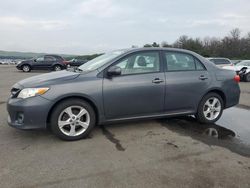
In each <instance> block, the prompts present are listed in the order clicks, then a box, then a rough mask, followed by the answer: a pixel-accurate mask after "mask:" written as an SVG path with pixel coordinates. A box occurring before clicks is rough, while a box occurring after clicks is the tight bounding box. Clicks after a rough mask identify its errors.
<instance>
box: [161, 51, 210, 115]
mask: <svg viewBox="0 0 250 188" xmlns="http://www.w3.org/2000/svg"><path fill="white" fill-rule="evenodd" d="M163 59H164V63H165V65H166V69H165V70H166V71H165V75H166V92H165V93H166V96H165V111H167V112H184V111H186V112H188V111H193V110H195V109H196V106H197V105H198V103H199V101H200V99H201V97H202V95H203V94H204V92H205V91H206V90H207V88H208V87H209V85H210V82H211V78H210V75H209V73H208V72H207V70H206V68H205V66H204V65H203V64H202V63H201V62H200V61H199V60H198V59H197V58H196V57H194V56H193V55H191V54H188V53H182V52H175V51H165V52H164V53H163Z"/></svg>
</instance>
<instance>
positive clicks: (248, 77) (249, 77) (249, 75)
mask: <svg viewBox="0 0 250 188" xmlns="http://www.w3.org/2000/svg"><path fill="white" fill-rule="evenodd" d="M244 80H245V81H246V82H250V73H247V74H246V75H245V76H244Z"/></svg>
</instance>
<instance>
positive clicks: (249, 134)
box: [160, 107, 250, 157]
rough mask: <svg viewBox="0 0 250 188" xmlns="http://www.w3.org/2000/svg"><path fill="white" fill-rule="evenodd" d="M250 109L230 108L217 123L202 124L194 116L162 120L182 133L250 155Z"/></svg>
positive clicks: (209, 143) (206, 142)
mask: <svg viewBox="0 0 250 188" xmlns="http://www.w3.org/2000/svg"><path fill="white" fill-rule="evenodd" d="M249 120H250V111H249V110H246V109H241V108H236V107H235V108H229V109H227V110H225V111H224V112H223V115H222V117H221V118H220V120H219V121H217V122H216V123H215V124H201V123H198V122H197V121H196V119H195V118H194V117H193V116H187V117H179V118H169V119H164V120H160V121H161V123H162V125H163V126H164V127H167V128H169V129H171V130H173V131H176V132H178V133H180V134H184V135H189V136H191V137H193V138H194V139H197V140H200V141H202V142H203V143H205V144H208V145H217V146H221V147H225V148H228V149H229V150H231V151H232V152H235V153H238V154H240V155H243V156H248V157H250V122H249Z"/></svg>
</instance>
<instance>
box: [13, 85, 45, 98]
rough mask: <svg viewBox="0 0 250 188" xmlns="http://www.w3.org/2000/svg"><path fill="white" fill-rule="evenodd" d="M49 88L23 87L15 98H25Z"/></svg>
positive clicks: (42, 92) (40, 93)
mask: <svg viewBox="0 0 250 188" xmlns="http://www.w3.org/2000/svg"><path fill="white" fill-rule="evenodd" d="M48 90H49V88H48V87H43V88H25V89H22V91H21V92H20V93H19V94H18V96H17V98H22V99H26V98H29V97H34V96H36V95H42V94H44V93H46V92H47V91H48Z"/></svg>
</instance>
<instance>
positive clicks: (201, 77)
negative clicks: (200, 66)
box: [199, 75, 208, 80]
mask: <svg viewBox="0 0 250 188" xmlns="http://www.w3.org/2000/svg"><path fill="white" fill-rule="evenodd" d="M199 79H200V80H206V79H208V77H206V76H204V75H201V76H200V77H199Z"/></svg>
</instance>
